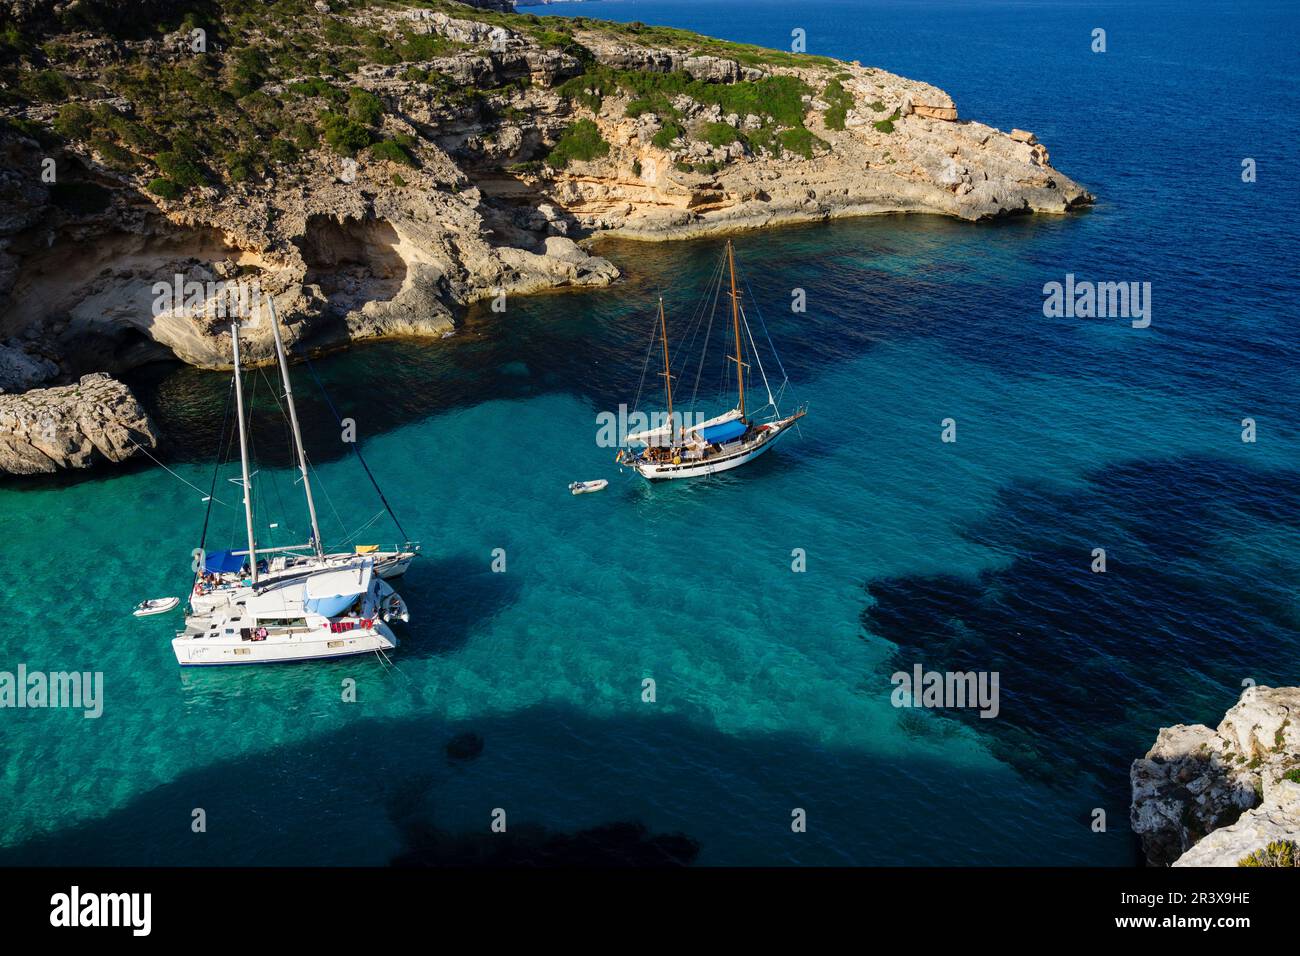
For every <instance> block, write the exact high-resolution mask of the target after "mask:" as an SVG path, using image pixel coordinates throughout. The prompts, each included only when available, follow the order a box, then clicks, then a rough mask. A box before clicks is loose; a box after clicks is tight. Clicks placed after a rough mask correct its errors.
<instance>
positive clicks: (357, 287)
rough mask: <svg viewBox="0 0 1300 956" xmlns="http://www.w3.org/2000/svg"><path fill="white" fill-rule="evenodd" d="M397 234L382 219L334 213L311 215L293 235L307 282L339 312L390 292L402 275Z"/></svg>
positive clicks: (391, 294)
mask: <svg viewBox="0 0 1300 956" xmlns="http://www.w3.org/2000/svg"><path fill="white" fill-rule="evenodd" d="M400 243H401V238H400V237H399V236H398V234H397V230H396V229H394V228H393V226H392V224H391V223H388V222H386V221H385V220H382V219H353V218H349V219H342V220H340V219H336V218H334V217H332V216H328V215H314V216H312V217H310V218H309V219H308V220H307V228H306V230H305V232H304V234H303V236H302V238H301V239H299V240H297V244H298V248H299V249H300V250H301V251H302V257H303V261H304V262H305V263H306V265H307V274H306V276H305V278H304V282H305V284H308V285H315V286H317V287H319V289H320V290H321V293H322V294H323V295H324V296H325V297H326V299H327V300H328V301H329V305H330V308H331V309H332V310H335V311H338V312H349V311H351V310H353V309H359V308H361V307H362V306H363V305H365V304H366V303H367V302H372V301H380V302H386V301H388V300H390V299H392V298H394V297H395V296H396V295H397V293H398V292H399V291H400V290H401V288H402V284H403V283H404V282H405V281H406V261H405V260H404V259H403V258H402V256H401V255H400V254H399V253H398V251H397V250H398V246H399V245H400Z"/></svg>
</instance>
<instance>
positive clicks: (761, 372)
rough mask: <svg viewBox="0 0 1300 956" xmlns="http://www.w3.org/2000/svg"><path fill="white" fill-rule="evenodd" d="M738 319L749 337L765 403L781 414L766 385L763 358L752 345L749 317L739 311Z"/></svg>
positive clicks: (752, 337)
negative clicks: (761, 379)
mask: <svg viewBox="0 0 1300 956" xmlns="http://www.w3.org/2000/svg"><path fill="white" fill-rule="evenodd" d="M740 319H741V321H742V322H744V323H745V334H746V335H748V336H749V347H750V348H751V349H753V350H754V361H755V362H756V363H757V364H758V374H759V375H761V376H763V388H764V389H766V390H767V403H768V404H769V405H771V406H772V407H773V408H774V409H776V414H777V415H778V416H779V415H780V414H781V409H779V408H777V407H776V399H775V398H773V397H772V386H771V385H769V384H768V381H767V372H765V371H764V370H763V356H761V355H759V354H758V346H757V345H755V344H754V330H753V329H751V328H750V327H749V316H747V315H745V310H744V309H741V310H740Z"/></svg>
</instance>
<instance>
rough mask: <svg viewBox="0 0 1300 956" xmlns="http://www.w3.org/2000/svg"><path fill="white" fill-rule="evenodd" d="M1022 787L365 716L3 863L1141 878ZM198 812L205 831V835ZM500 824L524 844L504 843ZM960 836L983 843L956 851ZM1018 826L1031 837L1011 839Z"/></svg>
mask: <svg viewBox="0 0 1300 956" xmlns="http://www.w3.org/2000/svg"><path fill="white" fill-rule="evenodd" d="M354 706H357V707H361V706H364V704H363V703H362V704H357V705H354ZM468 729H472V732H473V733H475V734H477V735H478V736H479V737H481V738H482V743H481V745H480V747H481V750H476V751H475V753H476V754H477V755H473V754H472V753H471V754H467V755H466V756H467V757H468V759H455V758H453V756H451V755H450V754H449V753H448V747H447V745H448V742H449V741H455V740H456V739H457V738H458V737H462V736H464V735H465V733H466V731H467V730H468ZM542 740H545V741H548V742H549V743H548V745H547V746H545V747H539V746H538V742H539V741H542ZM1012 780H1013V778H1012V777H1011V776H1010V775H1008V774H1007V773H1006V772H1005V771H1002V770H1000V769H999V770H996V771H985V770H981V771H972V770H970V769H964V770H962V771H961V772H960V773H954V772H953V769H952V768H951V767H949V766H946V765H944V764H940V763H935V762H932V761H930V760H928V759H926V758H917V757H909V758H907V759H906V760H904V759H902V758H899V759H897V760H890V761H886V760H883V759H881V758H878V757H873V756H872V755H870V754H864V753H859V752H847V751H837V750H827V749H824V748H821V747H819V746H817V745H816V744H814V743H812V742H810V741H808V740H807V739H805V738H804V737H802V736H799V735H793V734H785V733H782V734H767V735H756V736H733V735H727V734H723V733H719V732H717V731H716V730H712V729H709V728H704V727H701V726H699V725H698V724H696V723H694V722H692V721H690V720H687V719H686V718H684V717H682V716H679V715H667V716H654V717H650V716H641V715H639V714H637V715H633V714H630V713H624V714H621V715H615V716H611V717H603V718H602V717H596V716H593V715H590V714H587V713H583V712H579V711H576V710H573V709H571V708H568V707H564V706H559V705H551V704H543V705H537V706H533V707H530V708H528V709H526V710H522V711H518V712H515V713H511V714H506V715H493V716H482V717H478V718H475V719H474V720H473V722H472V725H471V724H468V723H457V722H448V721H445V720H443V719H441V718H430V717H417V718H403V719H396V720H378V719H365V718H359V719H358V720H357V721H355V722H354V723H352V724H350V725H349V726H347V727H344V728H342V729H340V730H335V731H331V732H329V733H327V734H324V735H322V736H319V737H316V738H314V739H312V740H310V741H308V742H305V743H294V744H291V745H285V746H278V747H274V748H270V749H268V750H266V751H263V752H257V753H251V754H248V755H245V756H241V757H238V758H235V759H230V760H222V761H220V762H217V763H213V764H210V765H207V766H203V767H198V768H195V769H192V770H188V771H186V772H185V773H183V774H181V775H180V776H179V777H177V778H176V779H174V780H172V781H170V782H167V783H164V784H162V785H161V786H158V787H156V788H155V789H153V790H149V791H147V792H145V793H142V794H140V795H138V796H136V797H134V798H133V799H131V800H130V801H129V802H127V803H126V804H125V805H123V806H121V807H119V808H117V809H114V810H111V811H109V812H108V813H106V814H105V815H104V816H103V817H101V818H99V819H95V820H89V821H86V822H83V823H80V824H77V825H73V826H69V827H66V828H64V829H61V830H59V831H57V832H54V833H49V834H41V835H36V836H32V837H31V838H30V839H27V840H25V841H23V842H21V843H19V844H17V845H13V846H9V847H6V848H3V849H0V865H20V864H23V865H60V864H80V865H109V864H111V865H118V866H120V865H193V866H222V865H271V864H275V865H332V864H353V865H382V864H386V863H394V864H400V865H433V864H443V863H507V862H511V863H513V862H526V863H534V864H552V863H598V864H612V863H621V862H626V863H636V864H643V863H659V862H663V863H685V862H689V861H691V860H693V859H695V858H696V852H697V851H698V853H699V857H698V859H699V862H701V863H745V864H787V863H812V864H836V863H838V864H845V863H876V864H905V863H914V864H938V863H946V862H947V863H960V862H967V863H971V862H983V863H992V864H1009V863H1016V862H1021V863H1024V862H1038V863H1049V862H1050V863H1054V864H1060V863H1065V862H1070V861H1075V862H1079V861H1082V860H1083V859H1086V858H1088V857H1089V856H1090V857H1091V858H1092V860H1093V862H1096V860H1097V847H1098V845H1099V844H1098V843H1096V842H1094V841H1097V840H1104V841H1107V846H1109V847H1110V853H1109V859H1110V861H1111V862H1114V863H1121V864H1125V863H1129V862H1131V859H1132V858H1131V856H1130V850H1129V846H1128V841H1127V839H1126V837H1125V835H1124V834H1122V833H1120V832H1118V828H1116V830H1117V832H1116V833H1115V834H1114V835H1113V836H1112V835H1101V836H1096V835H1091V834H1089V833H1088V832H1087V828H1086V826H1082V825H1081V826H1079V827H1077V828H1075V827H1073V826H1071V825H1070V824H1069V823H1067V822H1066V818H1065V817H1064V816H1063V815H1062V812H1061V810H1060V809H1059V808H1043V807H1038V806H1036V805H1035V804H1034V801H1033V798H1032V796H1026V795H1024V794H1016V793H1015V791H1014V790H1010V791H1009V790H1008V786H1010V785H1011V784H1012ZM593 807H595V808H599V809H593ZM792 807H800V808H805V809H806V811H807V813H808V814H809V819H810V820H812V821H814V822H815V825H812V826H809V828H808V831H807V832H806V833H800V834H796V833H794V832H792V829H791V825H790V821H791V808H792ZM195 808H202V809H203V811H204V813H205V815H206V832H203V833H194V832H192V828H191V827H192V824H191V821H192V819H193V812H194V810H195ZM496 808H502V809H504V810H505V811H506V814H507V817H506V819H507V833H509V834H513V836H511V837H510V839H502V837H501V835H500V834H494V833H492V831H491V821H492V817H493V811H494V810H495V809H496ZM891 808H897V812H896V813H895V812H894V811H892V810H891ZM1044 813H1047V814H1049V815H1050V818H1051V819H1052V820H1055V821H1057V823H1058V824H1059V825H1060V826H1061V827H1062V828H1063V829H1064V830H1065V831H1066V832H1060V833H1055V832H1052V831H1051V830H1049V829H1048V828H1047V826H1046V825H1045V824H1044V823H1042V822H1041V819H1040V817H1041V815H1042V814H1044ZM932 817H934V818H942V819H944V820H945V826H944V827H942V828H939V829H936V828H933V827H931V826H929V824H928V823H927V820H928V819H929V818H932ZM954 827H958V828H962V829H961V832H964V833H967V835H968V837H969V839H968V840H963V841H960V842H959V843H954V841H952V840H951V838H950V834H951V833H952V832H955V831H954ZM1012 828H1014V829H1016V830H1017V831H1018V832H1021V833H1022V838H1021V839H1020V840H1018V841H1007V840H1006V839H1005V834H1006V832H1008V830H1009V829H1012ZM1105 855H1106V854H1103V856H1105Z"/></svg>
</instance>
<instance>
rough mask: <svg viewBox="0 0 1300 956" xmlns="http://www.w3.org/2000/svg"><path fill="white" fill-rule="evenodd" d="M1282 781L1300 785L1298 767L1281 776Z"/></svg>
mask: <svg viewBox="0 0 1300 956" xmlns="http://www.w3.org/2000/svg"><path fill="white" fill-rule="evenodd" d="M1282 779H1283V780H1290V781H1291V782H1292V783H1300V767H1295V768H1293V769H1291V770H1288V771H1287V772H1286V773H1284V774H1282Z"/></svg>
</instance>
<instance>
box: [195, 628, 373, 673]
mask: <svg viewBox="0 0 1300 956" xmlns="http://www.w3.org/2000/svg"><path fill="white" fill-rule="evenodd" d="M396 647H397V636H396V635H395V634H393V632H392V631H391V630H390V629H389V628H388V627H387V626H386V625H383V624H376V625H375V626H374V628H372V629H369V630H365V631H361V630H357V631H345V632H343V633H341V634H333V633H329V632H324V631H323V632H322V633H321V634H319V635H316V634H310V635H295V636H293V637H288V638H267V639H266V640H264V641H217V640H214V639H212V638H192V637H178V638H176V639H175V640H173V641H172V650H173V651H174V652H175V653H176V662H177V663H178V664H180V665H181V667H222V666H233V665H239V664H294V663H299V662H302V661H320V660H329V659H331V658H335V657H353V656H355V655H357V654H373V653H376V652H379V651H384V652H387V651H391V650H393V649H394V648H396Z"/></svg>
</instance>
